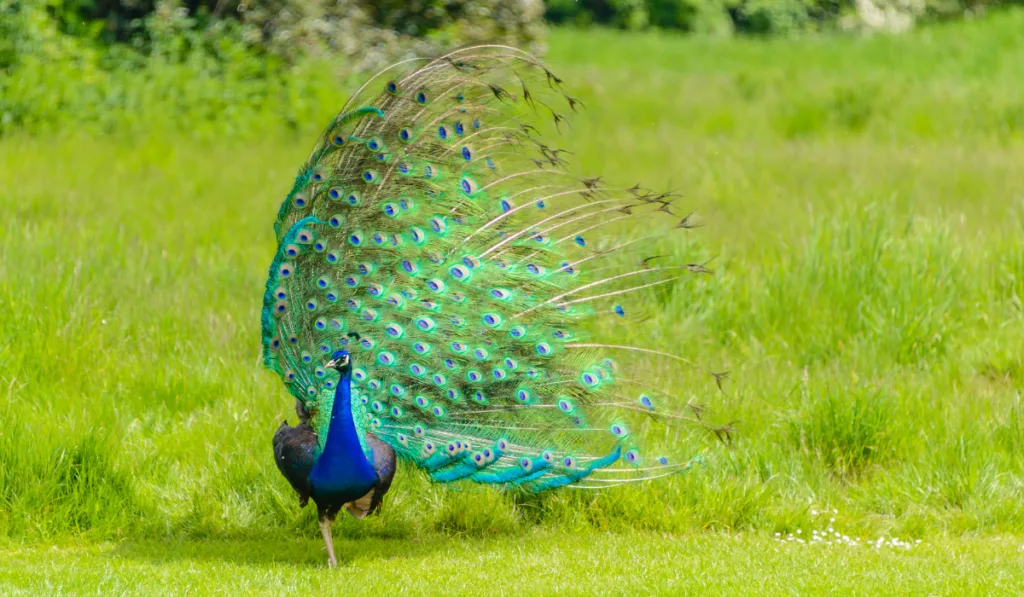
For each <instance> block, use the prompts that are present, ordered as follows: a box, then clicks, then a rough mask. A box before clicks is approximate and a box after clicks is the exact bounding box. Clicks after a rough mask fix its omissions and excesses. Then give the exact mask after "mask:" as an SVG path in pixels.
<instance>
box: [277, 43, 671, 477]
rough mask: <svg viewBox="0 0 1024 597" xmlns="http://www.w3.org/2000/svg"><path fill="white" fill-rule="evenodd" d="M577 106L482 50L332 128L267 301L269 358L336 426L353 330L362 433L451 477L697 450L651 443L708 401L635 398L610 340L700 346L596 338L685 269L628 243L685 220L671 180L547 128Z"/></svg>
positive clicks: (310, 166) (440, 61)
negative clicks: (334, 414)
mask: <svg viewBox="0 0 1024 597" xmlns="http://www.w3.org/2000/svg"><path fill="white" fill-rule="evenodd" d="M371 84H372V85H371ZM376 85H382V86H383V87H384V89H383V91H381V92H376V91H375V90H374V89H375V88H376ZM560 105H561V106H565V107H567V108H569V109H571V110H573V111H575V110H576V108H577V106H579V105H580V104H579V101H578V100H576V99H575V98H573V97H571V96H570V95H568V94H567V93H566V92H565V91H563V90H562V89H561V80H560V79H559V78H558V77H556V76H555V75H554V74H553V73H552V72H551V71H550V70H548V69H547V68H546V67H545V66H543V65H542V64H541V63H540V62H539V61H538V60H537V59H535V58H533V57H532V56H530V55H529V54H526V53H524V52H522V51H520V50H517V49H515V48H510V47H505V46H498V45H490V46H476V47H471V48H464V49H460V50H456V51H454V52H451V53H449V54H447V55H445V56H442V57H440V58H436V59H433V60H407V61H403V62H401V63H398V64H396V65H394V66H393V67H389V68H388V69H385V70H384V71H382V72H381V73H378V74H377V75H375V76H374V77H372V78H371V79H370V80H369V81H368V82H367V84H365V85H364V86H363V87H361V88H360V89H359V90H357V92H356V93H355V94H354V95H353V96H352V98H351V99H350V100H349V103H348V104H346V105H345V107H344V108H343V109H342V112H341V113H340V114H339V115H338V116H337V117H336V118H335V119H334V120H333V121H332V123H331V124H330V125H329V126H328V128H327V129H326V130H325V132H324V134H323V135H322V137H321V138H320V140H319V143H318V144H317V146H316V147H315V148H314V150H313V151H312V153H311V154H310V157H309V159H308V160H307V162H306V164H305V165H304V166H303V167H302V169H301V170H300V172H299V174H298V176H297V177H296V182H295V184H294V187H293V189H292V191H291V192H290V193H289V194H288V197H287V198H286V200H285V201H284V203H283V204H282V206H281V209H280V210H279V213H278V218H277V221H276V222H275V231H276V232H277V237H278V242H279V248H278V251H277V254H276V256H275V258H274V260H273V263H272V265H271V268H270V274H269V279H268V281H267V288H266V293H265V295H264V309H263V315H262V319H263V325H262V328H263V351H264V361H265V363H266V365H267V366H268V367H269V368H270V369H272V370H274V371H276V372H277V373H279V374H280V375H281V376H282V378H283V380H284V382H285V385H286V387H287V388H288V389H289V390H290V392H291V393H292V394H293V395H294V396H295V397H296V398H298V399H299V400H300V401H301V403H302V409H304V412H305V414H307V415H308V418H309V420H310V424H311V425H312V426H313V427H314V428H315V429H317V430H318V431H319V432H320V433H319V436H320V438H324V437H325V433H323V431H324V430H325V429H326V426H327V424H328V418H329V413H330V407H331V404H330V403H331V401H332V400H333V388H334V384H335V383H337V374H336V373H334V372H333V371H328V370H326V369H325V368H324V363H325V362H326V360H327V358H328V357H327V355H329V354H331V353H332V352H333V351H335V350H337V349H339V348H342V347H347V348H348V349H349V350H350V351H352V352H353V362H354V370H353V378H354V380H355V381H354V384H355V388H354V395H355V396H356V397H357V398H358V399H357V400H355V401H354V406H353V408H354V410H355V413H354V414H355V418H356V421H357V426H358V427H359V429H360V431H361V432H362V433H363V434H365V433H368V432H372V433H373V434H374V435H375V436H376V437H377V438H379V439H380V440H381V441H384V442H386V443H388V444H389V445H391V446H392V447H393V448H394V450H395V451H396V452H397V454H398V455H399V456H400V457H402V458H404V459H406V460H408V461H411V462H413V463H415V464H416V465H417V466H419V467H420V468H422V469H424V470H425V471H426V472H427V473H428V474H429V475H430V478H431V479H432V480H433V481H435V482H440V483H446V482H454V481H458V480H463V479H468V480H471V481H473V482H477V483H485V484H496V485H502V486H507V487H517V488H522V489H525V490H527V491H533V492H537V491H545V490H548V489H554V488H557V487H563V486H567V485H568V486H579V487H583V486H586V487H603V486H608V485H613V484H616V483H618V482H621V481H635V480H644V479H648V478H655V477H658V476H661V475H663V474H671V473H675V472H680V471H683V470H686V469H687V468H688V465H687V464H686V463H688V462H689V461H688V460H684V461H681V462H676V461H675V460H671V461H670V460H669V459H668V458H667V457H663V456H658V455H652V454H647V453H646V452H645V451H644V449H643V447H642V446H643V444H644V439H645V436H646V435H648V434H649V433H650V432H649V430H648V428H649V426H650V425H651V424H657V425H661V426H663V427H664V428H665V429H666V430H667V431H665V433H666V434H669V435H671V434H672V433H677V431H670V430H673V429H676V428H677V426H678V425H680V424H682V423H686V422H689V419H686V418H685V417H682V416H681V415H679V414H678V413H673V412H672V411H671V409H668V408H663V407H662V406H661V405H660V404H659V405H655V401H656V400H657V394H655V393H653V392H652V393H649V394H639V395H637V396H635V397H633V398H628V397H625V396H624V393H623V392H624V390H623V388H622V387H621V386H622V385H623V383H622V382H621V381H620V380H619V371H618V365H617V364H616V363H615V362H614V361H612V360H611V359H610V358H609V354H612V353H614V352H616V351H620V352H621V351H627V352H636V351H640V352H642V353H646V354H648V355H657V356H659V357H660V356H663V355H668V356H670V357H671V358H674V359H678V360H680V361H683V360H684V359H681V357H676V356H674V355H671V353H668V352H666V351H663V350H660V348H659V349H653V348H652V349H648V348H645V347H631V346H627V345H624V344H619V343H615V342H610V343H600V342H596V341H592V340H591V336H592V335H593V329H592V328H593V325H591V324H592V323H593V322H594V321H595V320H600V321H606V322H611V323H617V322H619V321H622V322H632V321H633V320H629V319H627V318H626V312H627V309H626V308H625V307H623V305H622V303H621V301H627V300H639V298H638V297H639V296H642V294H643V293H644V291H645V290H646V289H650V288H654V287H658V286H664V285H670V284H673V283H674V282H675V281H677V280H678V279H679V278H680V277H681V276H682V275H684V274H685V273H686V270H687V267H686V266H685V265H683V264H679V265H673V264H668V263H666V264H660V263H659V264H658V265H650V264H647V263H643V264H642V266H637V265H636V264H637V262H638V261H639V257H635V258H629V257H628V254H627V253H626V251H627V250H629V251H632V250H635V249H637V248H639V247H640V246H642V243H644V242H647V241H653V240H655V239H658V238H661V237H663V236H664V235H666V234H669V233H671V231H672V230H674V229H677V228H678V227H677V224H678V221H677V220H678V218H676V217H675V216H673V215H672V212H671V210H670V209H669V208H668V205H669V204H670V202H671V201H670V197H669V196H668V195H666V194H660V193H655V192H652V191H646V190H644V189H643V188H641V187H640V186H639V185H638V186H635V187H632V188H622V189H614V188H607V187H606V186H605V185H604V184H603V183H602V182H601V180H600V179H598V178H582V177H580V176H577V175H575V174H572V173H571V172H569V171H567V170H565V169H564V168H565V158H564V157H563V156H564V155H566V152H565V151H564V150H562V149H558V148H554V147H551V146H550V145H548V144H547V143H545V142H544V141H543V137H542V135H541V134H540V132H539V129H540V128H541V127H538V126H535V125H534V124H532V123H534V122H537V119H538V117H542V119H543V116H544V115H550V116H551V122H552V123H553V124H554V126H555V127H560V126H561V124H563V123H564V122H566V120H565V118H564V116H562V114H561V113H560V112H559V111H558V106H560ZM354 106H355V107H354ZM542 126H543V125H542ZM625 226H628V228H625V231H626V238H620V237H618V236H616V235H615V234H614V233H615V232H616V231H619V232H620V233H621V231H622V230H623V229H624V227H625ZM620 255H623V256H625V257H623V258H620V257H619V256H620ZM630 264H633V265H630ZM638 267H639V269H638ZM598 272H601V273H600V274H598ZM629 310H630V311H632V308H630V309H629ZM352 331H355V332H358V334H359V338H358V340H352V339H350V338H349V337H348V335H347V334H348V333H349V332H352ZM625 385H631V384H625ZM625 391H627V392H628V390H625ZM634 424H636V425H637V427H636V431H635V432H634V430H633V427H632V426H633V425H634ZM667 436H668V435H666V437H667ZM321 442H322V439H321ZM620 462H621V463H624V464H625V466H624V467H618V468H613V465H614V464H615V463H620ZM584 480H588V482H587V483H586V484H583V481H584Z"/></svg>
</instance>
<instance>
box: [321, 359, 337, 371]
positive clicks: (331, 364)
mask: <svg viewBox="0 0 1024 597" xmlns="http://www.w3.org/2000/svg"><path fill="white" fill-rule="evenodd" d="M337 364H338V361H336V360H335V359H331V360H330V361H327V364H326V365H324V366H325V367H327V368H328V369H334V367H336V366H337Z"/></svg>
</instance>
